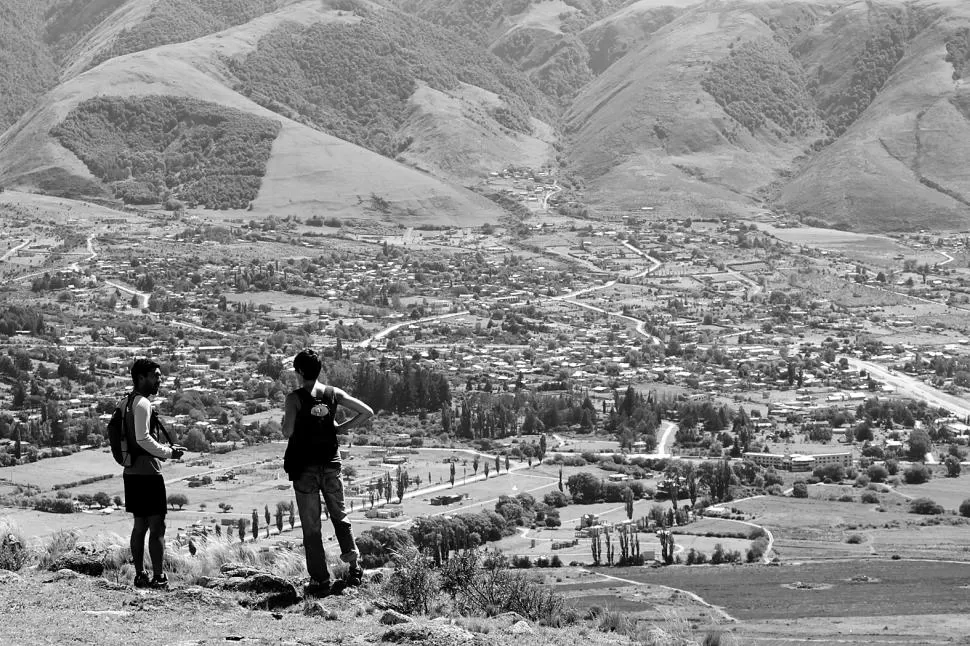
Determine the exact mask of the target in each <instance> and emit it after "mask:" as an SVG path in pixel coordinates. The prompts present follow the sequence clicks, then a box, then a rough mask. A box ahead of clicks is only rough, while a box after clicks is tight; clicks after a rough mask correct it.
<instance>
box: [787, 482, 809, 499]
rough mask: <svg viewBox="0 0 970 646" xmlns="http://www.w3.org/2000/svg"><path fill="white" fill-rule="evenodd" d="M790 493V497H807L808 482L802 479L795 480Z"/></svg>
mask: <svg viewBox="0 0 970 646" xmlns="http://www.w3.org/2000/svg"><path fill="white" fill-rule="evenodd" d="M791 495H792V498H808V484H807V483H806V482H805V481H804V480H796V481H795V484H793V485H792V490H791Z"/></svg>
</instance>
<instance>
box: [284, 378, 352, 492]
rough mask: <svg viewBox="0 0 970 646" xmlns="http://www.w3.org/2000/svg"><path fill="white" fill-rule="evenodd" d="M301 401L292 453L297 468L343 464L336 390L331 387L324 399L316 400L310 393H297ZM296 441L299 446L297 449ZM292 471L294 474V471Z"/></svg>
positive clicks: (302, 391)
mask: <svg viewBox="0 0 970 646" xmlns="http://www.w3.org/2000/svg"><path fill="white" fill-rule="evenodd" d="M294 392H295V393H296V394H297V396H298V397H299V398H300V410H299V411H298V412H297V414H296V419H295V420H294V425H293V435H292V436H291V437H290V445H291V446H290V447H288V449H292V450H288V451H287V452H288V453H292V454H293V455H292V456H291V457H292V458H293V466H294V467H296V468H297V470H298V469H299V468H300V467H301V466H302V467H307V466H319V465H325V464H330V463H332V462H339V461H340V449H339V448H338V443H337V431H336V429H335V428H334V413H335V412H336V409H337V402H336V395H335V393H334V391H333V388H332V387H330V386H327V387H326V389H324V391H323V397H314V396H313V395H311V394H310V393H309V392H308V391H307V390H305V389H303V388H299V389H297V390H296V391H294ZM294 442H295V443H296V446H293V444H294ZM288 472H290V473H292V471H289V470H288Z"/></svg>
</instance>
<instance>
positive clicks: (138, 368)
mask: <svg viewBox="0 0 970 646" xmlns="http://www.w3.org/2000/svg"><path fill="white" fill-rule="evenodd" d="M159 369H161V366H160V365H158V362H156V361H152V360H151V359H135V362H134V363H133V364H131V381H132V383H134V384H135V385H136V386H137V385H138V377H140V376H142V375H150V374H152V373H153V372H155V371H156V370H159Z"/></svg>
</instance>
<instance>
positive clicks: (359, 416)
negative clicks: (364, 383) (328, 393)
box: [333, 388, 374, 433]
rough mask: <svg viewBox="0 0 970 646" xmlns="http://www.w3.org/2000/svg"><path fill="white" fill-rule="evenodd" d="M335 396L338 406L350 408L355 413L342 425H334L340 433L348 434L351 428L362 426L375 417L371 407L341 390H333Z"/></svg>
mask: <svg viewBox="0 0 970 646" xmlns="http://www.w3.org/2000/svg"><path fill="white" fill-rule="evenodd" d="M333 396H334V400H335V401H336V402H337V404H338V405H340V406H343V407H344V408H349V409H350V410H352V411H354V413H355V414H354V416H353V417H351V418H350V419H348V420H346V421H344V422H341V423H340V424H334V428H335V429H336V430H337V432H338V433H346V432H347V431H349V430H350V429H351V428H353V427H355V426H360V425H361V424H363V423H364V422H366V421H367V420H369V419H370V418H371V417H373V416H374V410H373V409H372V408H371V407H370V406H368V405H367V404H365V403H364V402H362V401H360V400H359V399H357V398H356V397H351V396H350V395H348V394H347V393H345V392H344V391H343V390H341V389H339V388H334V389H333Z"/></svg>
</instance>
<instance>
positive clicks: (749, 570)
mask: <svg viewBox="0 0 970 646" xmlns="http://www.w3.org/2000/svg"><path fill="white" fill-rule="evenodd" d="M609 573H610V574H611V575H613V576H617V577H620V578H624V579H629V580H632V581H636V582H638V583H652V584H660V585H666V586H671V587H674V588H678V589H681V590H687V591H690V592H693V593H695V594H698V595H700V596H701V597H702V598H703V599H705V600H706V601H708V602H710V603H713V604H714V605H716V606H719V607H721V608H723V609H724V610H725V611H727V612H728V613H729V614H731V615H733V616H734V617H737V618H739V619H783V618H789V619H790V618H797V617H874V616H893V615H934V614H962V613H966V612H968V611H970V589H968V588H967V587H966V581H967V577H968V576H970V563H968V564H964V563H951V562H932V561H930V562H927V561H907V560H899V561H890V560H868V559H860V560H853V561H839V562H829V563H806V564H800V565H782V566H780V567H772V566H750V565H748V566H733V567H724V566H718V567H687V566H680V567H666V568H612V569H611V570H610V572H609Z"/></svg>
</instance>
